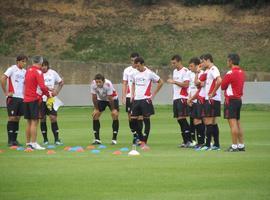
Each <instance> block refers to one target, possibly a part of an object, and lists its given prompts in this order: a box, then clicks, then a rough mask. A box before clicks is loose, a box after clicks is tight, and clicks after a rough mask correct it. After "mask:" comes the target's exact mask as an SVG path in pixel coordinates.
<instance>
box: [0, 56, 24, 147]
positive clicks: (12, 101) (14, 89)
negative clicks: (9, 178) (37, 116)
mask: <svg viewBox="0 0 270 200" xmlns="http://www.w3.org/2000/svg"><path fill="white" fill-rule="evenodd" d="M27 60H28V58H27V57H26V56H25V55H19V56H18V57H17V58H16V63H17V64H16V65H12V66H11V67H9V68H8V69H7V70H6V71H5V73H4V74H3V76H2V78H1V86H2V89H3V92H4V94H5V95H6V98H7V99H6V104H7V112H8V122H7V134H8V146H13V145H15V146H18V145H20V144H19V142H18V141H17V135H18V131H19V121H20V118H21V116H22V115H23V97H24V78H25V72H26V70H25V69H24V67H25V65H26V62H27ZM7 86H8V87H7Z"/></svg>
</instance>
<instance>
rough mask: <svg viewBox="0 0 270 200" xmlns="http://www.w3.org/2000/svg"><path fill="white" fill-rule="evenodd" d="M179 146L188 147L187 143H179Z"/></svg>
mask: <svg viewBox="0 0 270 200" xmlns="http://www.w3.org/2000/svg"><path fill="white" fill-rule="evenodd" d="M178 147H179V148H187V145H186V144H185V143H182V144H179V145H178Z"/></svg>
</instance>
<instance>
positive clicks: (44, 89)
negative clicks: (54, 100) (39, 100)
mask: <svg viewBox="0 0 270 200" xmlns="http://www.w3.org/2000/svg"><path fill="white" fill-rule="evenodd" d="M36 74H37V76H36V79H37V82H38V86H39V87H40V89H41V91H42V93H43V95H46V96H47V97H49V96H50V94H49V89H48V87H47V86H46V85H45V82H44V77H43V74H42V72H41V73H39V71H37V72H36Z"/></svg>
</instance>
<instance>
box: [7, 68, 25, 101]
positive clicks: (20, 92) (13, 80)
mask: <svg viewBox="0 0 270 200" xmlns="http://www.w3.org/2000/svg"><path fill="white" fill-rule="evenodd" d="M25 73H26V70H25V69H20V68H19V67H18V66H17V65H12V66H11V67H9V68H8V69H7V70H6V71H5V73H4V74H5V75H6V76H7V77H8V91H9V92H13V97H16V98H23V97H24V78H25Z"/></svg>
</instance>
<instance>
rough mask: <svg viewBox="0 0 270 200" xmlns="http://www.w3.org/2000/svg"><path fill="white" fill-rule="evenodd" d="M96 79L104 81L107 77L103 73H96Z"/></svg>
mask: <svg viewBox="0 0 270 200" xmlns="http://www.w3.org/2000/svg"><path fill="white" fill-rule="evenodd" d="M95 80H102V81H103V82H104V81H105V77H104V76H103V75H102V74H96V75H95Z"/></svg>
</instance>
